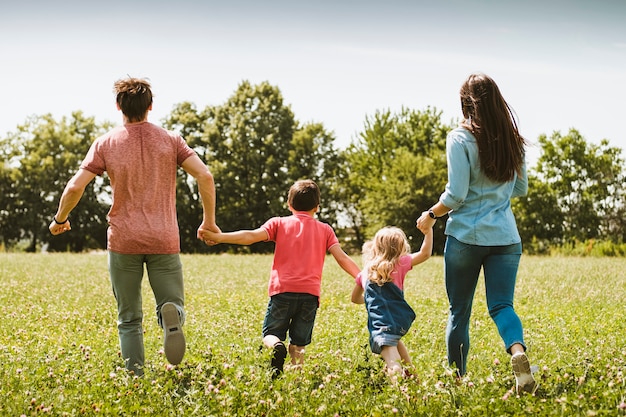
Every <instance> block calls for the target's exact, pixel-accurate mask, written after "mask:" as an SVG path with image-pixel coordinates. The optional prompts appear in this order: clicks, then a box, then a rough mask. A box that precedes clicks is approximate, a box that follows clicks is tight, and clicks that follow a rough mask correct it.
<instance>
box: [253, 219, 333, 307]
mask: <svg viewBox="0 0 626 417" xmlns="http://www.w3.org/2000/svg"><path fill="white" fill-rule="evenodd" d="M261 227H262V228H263V229H264V230H265V231H266V232H267V234H268V236H269V240H271V241H274V242H275V243H276V247H275V249H274V263H273V264H272V271H271V274H270V284H269V295H270V297H271V296H272V295H276V294H281V293H285V292H298V293H307V294H312V295H315V296H317V297H319V296H320V292H321V286H322V269H323V268H324V260H325V259H326V252H327V251H328V250H329V249H330V248H331V247H332V246H334V245H338V244H339V240H338V239H337V236H336V235H335V232H334V230H333V228H332V227H330V226H329V225H328V224H326V223H322V222H320V221H319V220H317V219H315V218H314V217H312V216H310V215H309V214H308V213H305V212H296V213H295V214H293V215H291V216H286V217H273V218H271V219H269V220H268V221H267V222H265V223H264V224H263V226H261Z"/></svg>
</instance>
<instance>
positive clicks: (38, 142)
mask: <svg viewBox="0 0 626 417" xmlns="http://www.w3.org/2000/svg"><path fill="white" fill-rule="evenodd" d="M161 122H162V125H163V126H164V127H166V128H168V129H171V130H175V131H178V132H180V133H181V135H182V136H183V137H184V138H185V139H186V141H187V143H188V144H189V145H190V146H191V147H192V148H193V149H194V150H195V151H196V152H197V153H198V155H199V156H200V158H202V159H203V160H204V161H205V162H206V163H207V165H208V166H209V168H210V170H211V171H212V172H213V174H214V176H215V186H216V194H217V208H216V216H217V222H218V225H219V226H220V227H221V228H222V230H224V231H230V230H237V229H250V228H256V227H258V226H260V225H261V224H262V223H263V222H265V220H267V219H269V218H270V217H273V216H278V215H287V214H289V212H288V210H287V203H286V200H287V190H288V189H289V187H290V186H291V184H292V183H293V182H294V181H296V180H298V179H302V178H311V179H313V180H315V181H316V182H317V183H318V184H319V186H320V189H321V191H322V205H321V210H320V212H319V213H318V218H319V219H320V220H321V221H324V222H327V223H329V224H331V225H332V226H333V227H334V228H335V230H336V231H337V233H338V235H339V237H340V239H342V241H343V242H344V243H343V244H344V246H345V247H346V248H347V249H349V250H350V249H351V250H354V251H358V250H359V249H360V247H361V245H362V244H363V243H364V241H365V240H367V239H368V238H370V237H371V236H373V234H374V233H375V231H376V230H377V229H379V228H380V227H382V226H384V225H395V226H398V227H400V228H402V229H403V230H404V231H405V232H406V233H407V235H408V236H409V238H410V239H411V240H412V241H413V242H414V243H413V245H414V246H417V245H418V244H419V242H421V234H420V233H419V231H417V230H416V228H415V219H416V218H417V217H418V216H419V214H420V213H421V212H422V211H423V210H425V209H427V208H428V207H430V205H431V204H432V203H434V202H435V201H437V199H438V198H439V195H440V194H441V192H442V191H443V189H444V187H445V184H446V181H447V170H446V155H445V146H446V143H445V142H446V135H447V133H448V132H449V131H450V130H451V129H453V128H454V127H455V126H456V124H457V123H458V120H456V121H455V120H453V121H451V122H450V123H445V122H443V121H442V118H441V112H440V111H438V110H437V109H435V108H431V107H427V108H426V109H424V110H412V109H407V108H403V109H401V110H400V111H399V112H396V113H393V112H391V111H389V110H380V111H377V112H375V114H373V115H370V116H366V118H365V121H364V126H363V129H362V131H361V132H359V133H358V135H357V137H356V138H355V139H353V140H352V142H351V143H350V144H349V145H348V146H346V147H345V148H343V149H339V148H337V147H336V146H335V137H334V134H333V133H332V132H329V131H328V130H327V129H326V128H325V127H324V126H323V125H322V124H321V123H313V122H311V123H301V122H300V121H298V120H297V119H296V117H295V115H294V114H293V112H292V110H291V108H290V106H289V105H286V104H285V102H284V100H283V97H282V94H281V92H280V90H279V88H278V87H276V86H273V85H271V84H269V83H267V82H264V83H260V84H258V85H252V84H250V83H249V82H247V81H244V82H242V83H241V84H240V85H239V86H238V88H237V89H236V91H235V92H234V93H233V94H232V96H231V97H230V98H228V100H227V101H226V102H225V103H223V104H222V105H217V106H207V107H206V108H204V109H198V108H197V107H196V106H195V105H194V104H193V103H190V102H183V103H180V104H178V105H176V106H175V107H174V109H173V110H172V111H171V113H170V114H169V115H168V116H167V117H166V118H165V119H164V120H163V121H161ZM111 127H112V124H111V123H110V122H104V123H96V121H95V119H94V118H93V117H88V116H85V115H84V114H83V113H82V112H80V111H76V112H74V113H72V114H71V117H63V118H61V120H55V119H54V118H53V117H52V116H51V115H49V114H47V115H42V116H32V117H30V118H28V119H27V120H26V121H25V122H24V123H23V124H20V125H19V126H18V127H17V129H16V130H15V131H13V132H9V133H8V134H7V136H6V137H4V138H2V139H0V238H1V242H2V243H1V244H2V246H3V248H4V250H25V251H38V250H40V249H42V248H45V249H46V250H48V251H77V252H80V251H85V250H91V249H103V248H105V247H106V228H107V220H106V214H107V212H108V209H109V204H110V200H111V197H110V184H109V180H108V178H107V177H106V175H105V176H103V177H97V178H96V180H95V181H94V182H93V183H92V184H90V186H89V187H88V188H87V190H86V191H85V195H84V196H83V198H82V200H81V201H80V203H79V204H78V206H77V207H76V209H75V210H74V211H73V212H72V214H71V221H72V229H74V230H73V231H72V232H71V233H67V234H63V235H60V236H52V235H50V234H49V232H48V224H49V222H50V220H51V219H50V216H51V214H52V213H54V212H55V210H56V207H57V205H58V201H59V198H60V195H61V193H62V191H63V187H64V185H65V183H66V182H67V181H68V179H69V178H70V177H71V176H72V175H73V174H74V172H75V171H76V170H77V169H78V167H79V165H80V162H81V161H82V159H83V157H84V156H85V154H86V152H87V150H88V149H89V146H90V145H91V143H92V142H93V140H94V139H95V138H96V137H98V136H99V135H101V134H103V133H104V132H106V131H107V130H108V129H110V128H111ZM529 139H531V140H533V138H529ZM536 146H539V148H540V149H539V151H540V156H539V158H538V160H537V163H536V164H535V165H533V166H530V167H529V193H528V195H527V196H526V197H522V198H517V199H515V200H514V201H513V210H514V213H515V216H516V218H517V221H518V227H519V230H520V234H521V235H522V239H523V244H524V247H525V250H526V251H527V252H530V253H548V252H549V251H550V250H553V249H554V248H559V247H565V246H568V245H569V246H572V245H574V246H575V245H580V244H581V243H582V244H587V245H589V244H592V243H593V242H598V241H599V242H603V243H608V244H609V247H611V248H615V247H618V248H619V247H623V243H624V240H625V236H626V224H625V218H626V216H625V214H626V213H625V210H626V193H625V191H624V190H625V188H624V185H625V182H626V181H625V178H626V177H625V172H624V164H623V162H624V161H623V157H622V151H621V149H620V148H616V147H612V146H610V144H609V141H608V140H606V139H603V140H602V141H601V142H600V143H599V144H593V143H590V142H588V141H587V140H586V139H585V138H584V137H582V136H581V134H580V133H579V132H578V131H577V130H575V129H571V130H570V131H569V132H567V134H565V135H562V134H561V133H560V132H554V133H552V135H550V136H549V137H548V136H547V135H541V136H540V137H539V138H538V140H537V145H536ZM177 210H178V218H179V226H180V232H181V248H182V251H183V252H186V253H196V252H208V251H211V252H219V251H237V252H268V251H271V250H272V248H273V246H272V244H271V243H266V244H256V245H253V246H251V247H241V246H229V245H219V246H215V247H211V248H208V247H207V246H206V245H204V244H203V243H202V242H200V241H198V240H197V239H196V229H197V227H198V225H199V223H200V221H201V217H202V207H201V203H200V200H199V194H198V190H197V186H196V184H195V182H194V181H193V180H192V179H191V178H190V177H188V176H187V175H186V174H185V173H184V171H182V170H181V171H180V175H179V176H178V188H177ZM444 223H445V222H444V221H440V222H438V223H437V224H436V226H435V227H436V231H435V242H436V244H435V251H436V252H437V253H441V252H442V249H443V243H444V237H443V229H444ZM620 245H621V246H620ZM609 252H610V251H609ZM609 254H610V253H609Z"/></svg>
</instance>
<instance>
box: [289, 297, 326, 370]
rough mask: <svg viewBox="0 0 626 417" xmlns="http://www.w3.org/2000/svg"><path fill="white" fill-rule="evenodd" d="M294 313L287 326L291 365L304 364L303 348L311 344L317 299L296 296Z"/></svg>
mask: <svg viewBox="0 0 626 417" xmlns="http://www.w3.org/2000/svg"><path fill="white" fill-rule="evenodd" d="M295 306H296V311H295V314H294V315H293V317H292V320H291V325H290V326H289V355H290V356H291V364H292V365H303V364H304V350H305V347H306V346H308V345H309V344H311V340H312V338H313V326H314V325H315V317H316V315H317V308H318V306H319V298H318V297H316V296H314V295H311V294H298V296H297V300H296V303H295Z"/></svg>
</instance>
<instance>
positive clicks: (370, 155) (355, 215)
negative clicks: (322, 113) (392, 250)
mask: <svg viewBox="0 0 626 417" xmlns="http://www.w3.org/2000/svg"><path fill="white" fill-rule="evenodd" d="M440 119H441V112H439V111H437V110H436V109H431V108H427V109H426V110H425V111H422V112H420V111H412V110H408V109H402V110H401V112H400V113H399V114H391V112H389V111H384V112H377V113H375V115H374V117H373V118H369V117H368V118H366V122H365V130H364V131H363V132H362V133H361V134H360V137H359V139H358V140H357V141H356V142H353V143H352V144H350V146H349V147H348V148H347V149H346V151H345V155H344V157H345V159H346V168H347V170H348V173H347V175H346V177H345V179H346V185H345V186H344V187H343V189H342V190H341V191H340V192H339V193H338V194H340V195H342V196H343V197H344V199H345V200H344V201H345V204H346V206H345V207H344V208H345V211H344V213H346V214H347V218H348V219H349V221H351V224H350V226H351V227H352V228H353V230H354V232H355V237H356V238H357V239H358V242H357V243H358V244H359V245H362V243H363V241H362V240H364V239H365V238H368V237H371V236H372V235H373V234H374V233H375V232H376V230H378V229H379V228H381V227H383V226H386V225H395V226H398V227H400V228H402V229H403V230H404V231H405V233H407V236H408V237H409V238H410V239H411V240H413V241H415V242H420V241H421V239H422V236H421V233H420V232H419V231H418V230H417V229H416V227H415V220H416V219H417V218H418V217H419V215H420V214H421V212H422V211H423V210H425V209H427V208H428V207H430V205H432V204H433V203H434V202H436V201H437V200H438V199H439V195H440V194H441V192H442V191H443V189H444V186H445V184H446V180H447V167H446V156H445V143H446V135H447V133H448V131H449V130H450V128H449V127H448V126H445V125H443V124H442V123H441V120H440ZM443 223H444V222H438V224H437V230H438V232H439V233H441V232H442V230H443ZM438 241H439V242H440V243H439V244H438V245H437V250H438V251H440V250H441V248H442V245H443V239H439V240H438Z"/></svg>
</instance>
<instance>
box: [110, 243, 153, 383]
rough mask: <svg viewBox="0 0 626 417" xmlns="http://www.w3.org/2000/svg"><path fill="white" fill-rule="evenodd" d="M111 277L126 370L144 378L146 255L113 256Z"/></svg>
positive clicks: (113, 253) (111, 255)
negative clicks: (142, 292)
mask: <svg viewBox="0 0 626 417" xmlns="http://www.w3.org/2000/svg"><path fill="white" fill-rule="evenodd" d="M108 259H109V274H110V277H111V286H112V289H113V295H114V296H115V300H116V301H117V331H118V334H119V339H120V348H121V350H122V358H123V359H124V361H125V366H126V369H128V370H129V371H134V372H135V374H136V375H143V373H144V371H143V366H144V360H145V357H144V347H143V328H142V324H141V322H142V319H143V312H142V306H141V280H142V277H143V255H122V254H119V253H115V252H109V254H108Z"/></svg>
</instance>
